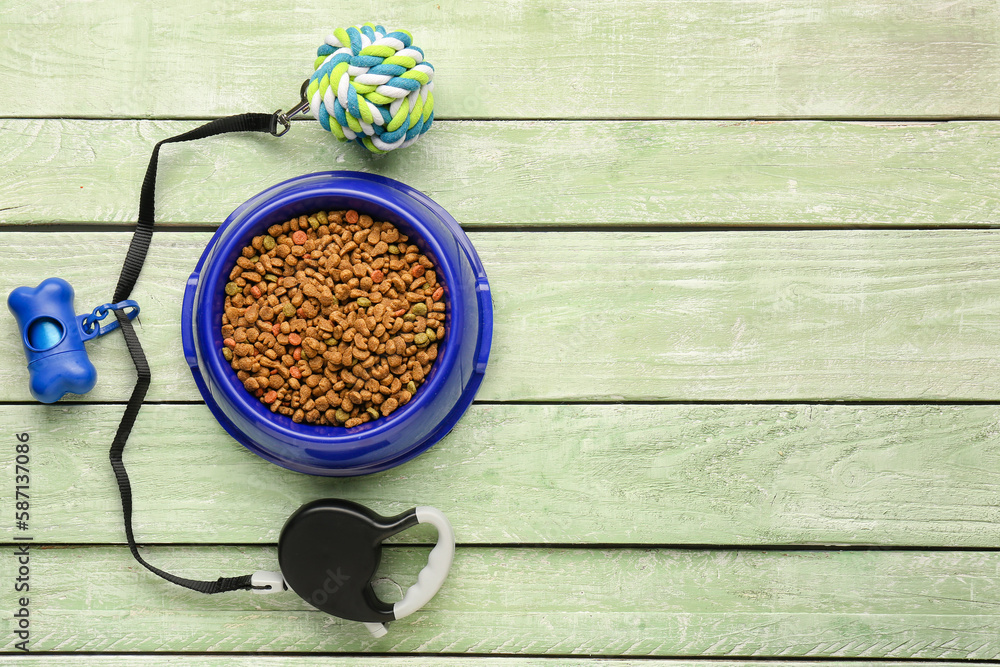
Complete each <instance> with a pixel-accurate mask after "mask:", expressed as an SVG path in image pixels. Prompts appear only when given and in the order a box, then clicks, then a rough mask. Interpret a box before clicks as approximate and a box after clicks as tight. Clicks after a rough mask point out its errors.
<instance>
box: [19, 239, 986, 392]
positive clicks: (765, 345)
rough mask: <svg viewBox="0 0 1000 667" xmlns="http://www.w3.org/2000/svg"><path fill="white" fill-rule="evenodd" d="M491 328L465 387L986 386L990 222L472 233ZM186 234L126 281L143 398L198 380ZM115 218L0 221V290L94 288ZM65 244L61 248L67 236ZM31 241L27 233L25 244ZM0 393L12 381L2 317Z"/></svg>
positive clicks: (106, 378) (112, 269)
mask: <svg viewBox="0 0 1000 667" xmlns="http://www.w3.org/2000/svg"><path fill="white" fill-rule="evenodd" d="M471 237H472V240H473V242H474V243H475V244H476V247H477V248H478V251H479V253H480V255H481V257H482V258H483V261H484V264H485V266H486V269H487V273H488V274H489V276H490V281H491V285H492V290H493V292H492V293H493V299H494V304H495V325H496V326H495V330H494V340H493V351H492V356H491V359H490V364H491V365H490V369H489V371H488V372H487V377H486V380H485V382H484V384H483V387H482V389H481V392H480V398H481V399H488V400H532V401H538V400H541V401H589V402H592V401H620V400H634V401H659V400H680V401H711V400H736V401H744V400H785V401H812V400H926V401H953V400H996V399H997V398H998V396H1000V389H998V385H997V382H996V376H997V372H998V370H1000V360H998V358H997V355H996V351H997V349H1000V321H998V320H997V318H996V317H995V313H996V312H998V309H1000V275H998V273H997V270H996V266H997V264H998V261H1000V233H998V232H996V231H941V232H928V231H916V232H912V231H910V232H908V231H893V232H876V231H871V232H865V231H824V232H711V233H709V232H705V233H660V234H642V233H620V234H617V235H610V234H604V233H547V234H538V233H474V234H472V235H471ZM208 238H209V237H208V235H207V234H204V233H172V234H171V233H167V234H160V235H158V236H157V237H156V238H155V239H154V241H153V247H152V251H151V253H150V256H149V260H148V261H147V263H146V267H145V269H144V270H143V275H142V277H141V278H140V280H139V286H138V288H137V290H136V292H134V293H133V298H135V299H137V300H138V301H139V303H140V304H142V306H143V308H144V310H143V315H142V317H141V320H142V326H141V328H140V332H139V335H140V338H141V340H142V341H143V345H144V346H145V347H146V350H147V354H148V355H149V357H150V359H151V364H152V366H153V369H154V376H155V377H154V380H153V385H152V388H151V390H150V394H149V399H150V400H188V401H190V400H193V399H195V398H197V396H198V395H197V393H196V391H195V389H194V384H193V381H192V380H191V378H190V377H189V376H190V373H189V370H188V369H187V368H186V367H185V364H184V361H183V358H182V356H181V353H180V340H179V326H178V323H179V321H180V317H179V311H180V306H181V290H182V287H183V285H184V282H185V280H186V278H187V276H188V274H189V272H190V271H191V269H192V268H193V267H194V264H195V261H196V258H197V256H198V254H199V253H200V252H201V249H202V245H203V244H204V243H205V242H206V241H207V240H208ZM127 242H128V235H126V234H123V233H90V234H85V233H81V234H51V235H45V236H41V237H39V236H35V235H31V234H25V233H6V234H3V235H2V236H0V249H2V250H0V252H2V256H3V257H4V260H5V261H4V265H5V266H4V273H3V275H2V276H0V293H5V294H6V293H8V292H9V291H10V290H11V289H12V288H13V287H14V286H15V285H18V284H25V283H31V284H37V282H38V281H40V280H41V279H42V278H44V277H47V276H50V275H54V274H57V275H62V276H63V277H64V278H66V279H67V280H69V281H70V282H71V283H73V284H75V285H76V286H77V290H78V298H77V304H78V308H77V310H79V311H83V310H85V309H86V310H89V308H90V307H91V306H93V305H98V304H100V303H104V302H106V301H107V300H108V295H110V294H111V293H112V287H113V285H114V282H115V280H116V275H117V273H118V270H119V262H120V261H121V258H123V257H124V256H125V247H126V244H127ZM68 247H71V248H73V252H74V254H73V256H71V257H67V256H66V248H68ZM25 249H30V252H27V253H26V252H25ZM7 322H8V324H7V325H6V326H7V327H8V335H6V336H3V337H2V340H0V378H2V382H0V385H2V389H0V400H4V401H19V400H30V398H29V395H28V392H27V382H26V373H25V368H24V362H23V358H22V355H21V350H20V343H19V342H18V338H17V335H16V332H15V331H14V326H13V322H12V320H8V321H7ZM89 349H90V350H91V354H92V358H93V359H94V361H95V363H96V364H97V366H98V368H99V369H101V372H102V373H103V380H100V381H99V383H98V387H97V388H96V389H95V390H94V391H93V392H92V393H91V394H89V395H88V397H87V398H88V399H89V400H98V401H102V400H124V399H125V398H127V396H128V395H129V392H130V391H131V386H132V383H133V373H134V371H133V370H132V367H131V363H130V362H129V361H128V359H127V356H126V353H125V350H124V346H123V345H122V344H121V340H120V339H115V338H114V337H111V338H105V339H102V340H100V341H98V342H96V343H93V344H91V345H90V346H89Z"/></svg>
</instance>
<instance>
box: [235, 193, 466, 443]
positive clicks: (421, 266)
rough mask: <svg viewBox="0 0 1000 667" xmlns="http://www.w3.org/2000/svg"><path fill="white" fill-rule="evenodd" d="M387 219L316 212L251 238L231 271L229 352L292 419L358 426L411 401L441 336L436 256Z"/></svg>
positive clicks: (248, 384) (251, 387) (250, 387)
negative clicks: (426, 253) (429, 254)
mask: <svg viewBox="0 0 1000 667" xmlns="http://www.w3.org/2000/svg"><path fill="white" fill-rule="evenodd" d="M409 240H410V239H408V238H407V236H406V235H405V234H402V233H400V231H399V230H398V229H397V228H396V227H395V226H394V225H392V224H391V223H388V222H375V221H374V220H372V218H371V217H369V216H367V215H359V214H358V212H357V211H330V212H324V211H320V212H318V213H316V214H314V215H310V216H301V217H298V218H293V219H292V220H289V221H288V222H285V223H284V224H276V225H273V226H271V227H269V228H268V230H267V234H263V235H260V236H255V237H254V238H253V241H252V242H251V243H250V245H248V246H247V247H245V248H244V249H243V252H242V256H240V257H238V258H237V260H236V266H235V267H233V270H232V272H230V274H229V282H228V283H227V284H226V288H225V289H226V303H225V312H224V314H223V316H222V338H223V348H222V355H223V356H224V357H225V359H226V361H227V362H229V363H230V365H231V366H232V368H233V370H235V371H236V374H237V376H238V377H239V379H240V382H242V383H243V386H244V387H245V388H246V390H247V391H249V392H250V393H251V394H253V395H254V396H256V397H258V398H259V399H260V400H261V401H262V402H263V403H265V404H266V405H267V406H269V407H270V409H271V412H277V413H280V414H283V415H287V416H289V417H291V418H292V421H294V422H296V423H299V422H306V423H309V424H333V425H338V426H346V427H352V426H357V425H358V424H363V423H365V422H368V421H372V420H374V419H378V418H379V417H385V416H388V415H390V414H392V412H393V411H394V410H396V409H398V408H399V407H400V406H402V405H406V404H407V403H408V402H409V401H410V400H411V399H412V398H413V395H414V394H415V393H416V391H417V389H418V387H420V385H421V384H423V382H424V378H425V377H427V374H428V373H430V370H431V366H432V364H433V363H434V360H435V359H437V355H438V343H439V342H440V341H441V340H442V339H443V338H444V336H445V326H444V322H445V313H446V308H447V307H446V303H445V301H444V291H445V290H444V286H443V285H442V284H441V282H440V281H439V280H438V276H437V273H436V271H435V270H434V263H433V262H432V261H431V260H430V259H429V258H428V257H427V256H426V255H424V254H423V253H421V252H420V249H419V248H418V247H417V246H415V245H413V244H411V243H408V241H409Z"/></svg>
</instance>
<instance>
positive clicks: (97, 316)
mask: <svg viewBox="0 0 1000 667" xmlns="http://www.w3.org/2000/svg"><path fill="white" fill-rule="evenodd" d="M128 309H131V310H128ZM112 310H128V312H126V313H125V317H127V318H128V319H129V321H132V320H134V319H135V318H136V317H137V316H138V315H139V304H137V303H136V302H135V301H132V300H131V299H128V300H126V301H119V302H118V303H106V304H104V305H103V306H98V307H97V308H94V312H92V313H90V314H89V315H80V326H81V327H82V328H83V332H84V333H85V334H88V335H89V334H92V333H94V330H95V329H97V325H98V324H99V323H100V322H101V320H103V319H104V318H105V317H107V316H108V313H110V312H111V311H112ZM120 326H121V325H120V324H119V323H118V320H114V321H112V322H111V324H109V325H107V326H103V327H101V328H100V329H97V336H103V335H104V334H107V333H111V332H112V331H114V330H115V329H117V328H118V327H120ZM97 336H95V338H96V337H97ZM87 340H90V339H89V338H88V339H87Z"/></svg>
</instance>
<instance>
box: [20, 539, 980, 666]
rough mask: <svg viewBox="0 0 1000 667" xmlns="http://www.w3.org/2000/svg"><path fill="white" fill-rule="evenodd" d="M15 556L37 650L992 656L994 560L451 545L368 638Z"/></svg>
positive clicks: (118, 552)
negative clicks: (404, 612) (426, 599)
mask: <svg viewBox="0 0 1000 667" xmlns="http://www.w3.org/2000/svg"><path fill="white" fill-rule="evenodd" d="M427 553H428V552H427V549H426V548H393V549H388V550H386V553H385V558H384V564H383V567H382V568H381V570H380V571H381V572H382V573H383V574H384V575H385V577H386V578H385V579H383V580H382V581H381V583H380V584H379V585H378V588H377V592H378V593H379V594H380V595H381V596H382V597H383V598H384V599H387V600H389V601H391V600H393V599H398V597H399V596H400V595H401V589H403V588H405V587H407V586H409V585H410V584H411V583H412V582H413V581H415V579H416V572H417V570H419V569H420V567H421V565H422V563H423V562H424V561H425V559H426V557H427ZM147 555H148V557H149V558H150V559H152V560H153V562H155V563H156V564H158V565H160V566H162V567H164V568H165V569H166V570H168V571H174V572H178V573H181V574H185V575H187V576H193V577H198V578H202V579H205V578H212V579H214V578H215V577H217V576H218V575H219V574H223V573H225V574H236V573H244V572H252V571H254V570H255V569H258V568H261V567H274V565H275V563H276V555H275V552H274V550H273V549H271V548H259V547H242V548H235V547H226V548H221V547H204V548H193V547H178V548H157V549H150V550H148V552H147ZM30 556H31V561H30V562H31V565H30V566H31V584H32V587H31V591H30V592H31V598H30V605H31V614H32V616H31V618H32V642H33V648H34V650H37V651H46V650H48V651H100V652H111V653H121V652H131V651H142V652H148V651H177V652H204V651H211V652H222V651H247V652H250V651H254V652H255V651H266V652H281V651H290V650H294V651H296V652H303V653H307V652H331V653H339V652H352V653H353V652H391V653H439V652H446V653H476V654H487V653H495V652H497V653H499V652H502V653H510V654H518V653H521V654H530V655H549V654H551V655H554V656H567V657H568V656H571V655H573V656H619V655H620V656H658V655H662V656H676V657H696V656H705V657H708V656H719V657H725V658H729V659H733V658H738V657H761V658H764V657H782V658H792V657H809V658H812V659H826V658H834V657H837V658H843V657H862V658H876V659H877V658H928V659H983V660H989V659H996V658H997V657H998V656H1000V645H998V642H1000V640H998V637H997V633H996V627H997V620H998V612H997V609H998V608H1000V574H998V572H1000V553H997V552H929V553H927V552H923V553H921V552H893V551H875V552H793V553H780V552H732V551H729V552H719V551H671V550H629V549H617V550H590V549H491V548H462V549H459V550H458V553H457V555H456V559H455V564H454V566H453V568H452V572H451V575H450V577H449V579H448V581H447V582H446V584H445V586H444V587H443V588H442V589H441V591H440V592H439V593H438V595H437V596H436V597H435V598H434V599H433V600H432V601H431V602H430V603H429V604H428V605H427V607H425V608H424V609H422V610H421V611H420V612H418V613H417V614H415V615H414V616H411V617H409V618H406V619H403V620H401V621H399V622H396V623H394V624H393V625H392V627H391V628H390V631H389V633H388V635H387V636H386V637H384V638H383V639H381V640H375V639H372V638H371V636H370V635H369V634H368V632H367V631H366V630H365V629H364V628H363V627H361V626H360V625H358V624H356V623H345V622H341V621H338V620H335V619H333V618H331V617H329V616H327V615H325V614H323V613H322V612H318V611H314V610H311V609H310V608H309V607H308V605H306V603H305V602H303V601H302V600H301V599H299V598H298V597H297V596H295V595H294V594H292V593H290V592H289V593H286V594H277V595H253V594H251V593H244V592H238V593H227V594H225V595H215V596H206V595H201V594H198V593H194V592H192V591H188V590H186V589H181V588H179V587H176V586H173V585H171V584H168V583H166V582H163V581H161V580H159V579H157V578H155V577H154V576H153V575H151V574H150V573H148V572H146V571H145V570H143V569H142V568H141V567H140V566H138V565H137V564H136V563H134V562H133V561H132V560H131V556H130V555H129V553H128V550H127V549H126V548H124V547H83V548H81V547H72V548H57V549H44V548H38V547H37V546H36V547H34V548H33V549H32V551H31V554H30ZM16 567H18V566H17V563H16V560H15V559H14V558H4V559H2V560H0V575H2V577H3V580H5V581H12V580H13V575H12V573H13V572H14V569H15V568H16ZM13 598H14V593H12V592H8V593H7V595H6V597H5V599H6V600H7V601H9V602H8V604H10V603H12V602H13ZM11 624H12V619H11V618H8V619H7V620H6V621H5V622H4V625H5V626H7V627H10V626H11ZM8 636H10V635H9V633H8Z"/></svg>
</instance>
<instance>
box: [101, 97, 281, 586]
mask: <svg viewBox="0 0 1000 667" xmlns="http://www.w3.org/2000/svg"><path fill="white" fill-rule="evenodd" d="M276 123H277V117H276V115H275V114H262V113H246V114H240V115H238V116H228V117H226V118H219V119H218V120H213V121H212V122H210V123H206V124H205V125H202V126H201V127H196V128H195V129H193V130H191V131H190V132H185V133H184V134H178V135H177V136H176V137H170V138H169V139H164V140H163V141H161V142H159V143H158V144H156V147H155V148H154V149H153V155H152V157H150V158H149V167H147V168H146V177H145V178H144V179H143V182H142V193H141V194H140V196H139V219H138V222H137V224H136V229H135V233H134V234H133V235H132V242H131V243H130V244H129V248H128V254H127V255H126V257H125V265H124V266H123V267H122V272H121V275H120V276H119V278H118V286H117V287H116V288H115V296H114V298H113V299H112V301H113V302H114V303H118V302H120V301H124V300H125V299H128V298H129V295H130V294H131V293H132V288H133V287H134V286H135V282H136V280H138V278H139V272H140V271H142V265H143V263H144V262H145V261H146V252H147V251H148V250H149V242H150V240H152V238H153V211H154V203H155V191H156V163H157V160H158V159H159V156H160V146H162V145H163V144H170V143H175V142H180V141H195V140H197V139H204V138H206V137H211V136H215V135H217V134H226V133H228V132H270V133H271V134H276V132H275V128H276ZM114 313H115V317H116V318H117V319H118V323H119V324H120V325H121V329H122V334H123V335H124V336H125V344H126V345H127V346H128V353H129V355H130V356H131V357H132V363H133V364H135V370H136V374H137V377H136V381H135V388H134V389H133V390H132V396H131V397H129V399H128V405H127V406H126V408H125V414H124V415H122V420H121V423H120V424H119V425H118V431H117V433H115V439H114V442H112V444H111V452H110V457H111V467H112V468H113V469H114V471H115V479H117V480H118V491H119V492H120V493H121V497H122V512H123V513H124V515H125V537H126V538H127V539H128V548H129V550H130V551H131V552H132V555H133V556H134V557H135V559H136V560H137V561H139V563H140V564H142V565H143V566H144V567H145V568H146V569H147V570H149V571H150V572H152V573H153V574H155V575H157V576H160V577H163V578H164V579H166V580H167V581H169V582H171V583H174V584H177V585H178V586H183V587H185V588H190V589H191V590H194V591H198V592H200V593H209V594H211V593H223V592H225V591H236V590H249V589H251V588H253V585H252V584H251V582H250V578H251V575H249V574H247V575H244V576H241V577H219V579H217V580H216V581H197V580H194V579H185V578H183V577H178V576H176V575H173V574H170V573H169V572H164V571H163V570H161V569H159V568H158V567H154V566H153V565H150V564H149V563H147V562H146V561H145V559H143V557H142V556H141V555H140V554H139V548H138V547H137V546H136V543H135V535H134V534H133V532H132V485H131V484H129V480H128V473H127V472H126V471H125V464H124V462H123V461H122V453H123V452H124V451H125V443H126V442H127V441H128V436H129V433H131V432H132V426H133V425H135V418H136V416H137V415H138V414H139V408H141V407H142V400H143V399H144V398H145V397H146V390H148V389H149V379H150V374H149V364H148V363H147V362H146V355H145V354H143V351H142V346H141V345H140V344H139V338H138V336H136V335H135V330H134V329H133V328H132V322H130V321H129V319H128V317H126V315H125V313H124V312H123V311H121V310H116V311H114Z"/></svg>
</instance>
